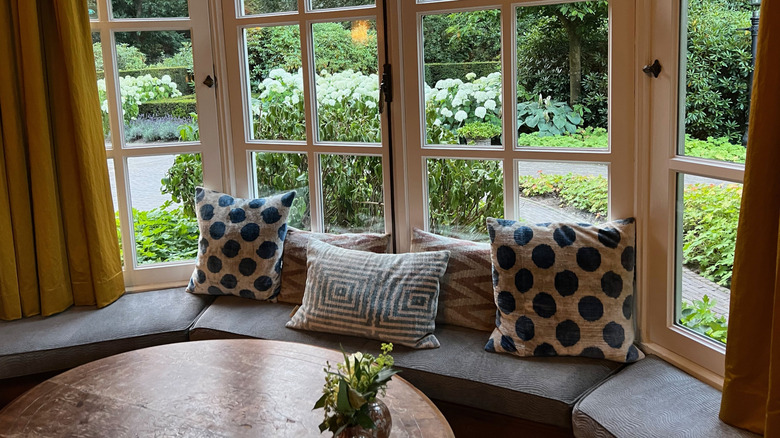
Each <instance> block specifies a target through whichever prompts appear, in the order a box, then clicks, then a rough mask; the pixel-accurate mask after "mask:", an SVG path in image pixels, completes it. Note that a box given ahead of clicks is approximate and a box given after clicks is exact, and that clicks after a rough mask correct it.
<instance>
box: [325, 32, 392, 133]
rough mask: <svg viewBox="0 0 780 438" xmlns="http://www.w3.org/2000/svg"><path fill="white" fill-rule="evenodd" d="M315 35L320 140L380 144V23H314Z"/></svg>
mask: <svg viewBox="0 0 780 438" xmlns="http://www.w3.org/2000/svg"><path fill="white" fill-rule="evenodd" d="M312 34H313V38H314V63H315V68H316V71H317V75H316V82H317V84H316V90H315V91H316V94H317V118H318V128H319V129H318V131H319V135H318V137H319V140H320V141H340V142H361V143H378V142H379V141H380V139H381V136H380V121H379V110H378V107H377V102H378V100H379V77H378V76H377V66H378V62H379V61H378V58H377V42H376V22H375V21H374V20H357V21H344V22H339V23H314V24H313V25H312Z"/></svg>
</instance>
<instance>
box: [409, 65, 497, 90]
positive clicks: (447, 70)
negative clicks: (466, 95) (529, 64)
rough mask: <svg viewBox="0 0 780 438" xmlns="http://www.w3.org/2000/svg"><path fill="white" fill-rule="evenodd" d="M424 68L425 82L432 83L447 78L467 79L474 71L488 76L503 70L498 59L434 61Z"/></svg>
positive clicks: (480, 75) (478, 75)
mask: <svg viewBox="0 0 780 438" xmlns="http://www.w3.org/2000/svg"><path fill="white" fill-rule="evenodd" d="M424 68H425V82H426V83H427V84H428V85H431V84H435V83H437V82H439V81H442V80H446V79H460V80H465V79H466V75H467V74H469V73H474V74H476V75H477V77H482V76H487V75H489V74H490V73H494V72H499V71H501V63H500V62H498V61H477V62H432V63H429V64H425V67H424Z"/></svg>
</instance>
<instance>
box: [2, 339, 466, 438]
mask: <svg viewBox="0 0 780 438" xmlns="http://www.w3.org/2000/svg"><path fill="white" fill-rule="evenodd" d="M342 360H343V356H342V355H341V352H338V351H334V350H328V349H325V348H319V347H314V346H310V345H303V344H296V343H289V342H280V341H263V340H215V341H198V342H183V343H179V344H168V345H161V346H157V347H151V348H145V349H142V350H136V351H131V352H128V353H123V354H119V355H116V356H111V357H107V358H105V359H101V360H98V361H95V362H91V363H88V364H86V365H82V366H80V367H77V368H74V369H72V370H70V371H67V372H65V373H63V374H60V375H58V376H56V377H53V378H51V379H49V380H47V381H45V382H43V383H41V384H40V385H38V386H36V387H35V388H33V389H31V390H30V391H28V392H27V393H25V394H24V395H22V396H21V397H19V398H18V399H16V400H14V401H13V402H11V404H9V405H8V406H6V407H5V408H4V409H3V410H2V411H0V436H3V437H101V438H103V437H112V438H113V437H147V436H154V437H168V436H175V437H184V436H191V437H238V436H258V437H307V436H311V437H319V436H323V437H328V436H330V433H329V432H325V433H323V434H322V435H321V434H320V432H319V428H318V427H317V426H318V425H319V423H320V422H321V421H322V419H323V411H322V409H318V410H316V411H313V410H312V406H314V402H316V401H317V399H319V398H320V396H321V395H322V386H323V384H324V383H325V373H324V371H323V368H324V367H325V363H326V361H330V363H331V364H333V365H334V366H335V364H336V363H337V362H341V361H342ZM382 400H383V401H384V402H385V403H386V404H387V406H388V407H389V408H390V412H391V415H392V419H393V429H392V434H391V436H393V437H453V436H454V435H453V433H452V430H451V429H450V427H449V425H448V424H447V421H446V420H445V419H444V416H443V415H442V414H441V412H439V410H438V409H437V408H436V406H434V404H433V403H432V402H431V401H430V400H429V399H428V397H426V396H425V395H424V394H423V393H421V392H420V391H419V390H418V389H417V388H415V387H414V386H412V385H411V384H409V383H408V382H406V381H405V380H403V379H402V378H400V377H398V376H395V377H393V379H392V380H391V381H390V383H389V384H388V387H387V395H386V396H385V397H383V398H382Z"/></svg>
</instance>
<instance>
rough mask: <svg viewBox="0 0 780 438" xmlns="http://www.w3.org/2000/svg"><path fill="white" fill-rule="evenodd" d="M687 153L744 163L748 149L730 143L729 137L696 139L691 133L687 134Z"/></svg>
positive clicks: (690, 155) (691, 155)
mask: <svg viewBox="0 0 780 438" xmlns="http://www.w3.org/2000/svg"><path fill="white" fill-rule="evenodd" d="M685 155H687V156H689V157H699V158H711V159H713V160H721V161H729V162H732V163H744V162H745V157H746V155H747V149H745V147H744V146H742V145H737V144H732V143H730V142H729V139H728V137H720V138H712V137H707V140H706V141H704V140H698V139H695V138H693V137H691V136H690V134H685Z"/></svg>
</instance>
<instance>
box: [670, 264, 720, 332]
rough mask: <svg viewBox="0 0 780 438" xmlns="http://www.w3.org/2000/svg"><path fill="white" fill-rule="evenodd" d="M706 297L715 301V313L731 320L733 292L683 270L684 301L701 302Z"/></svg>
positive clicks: (687, 270) (713, 309) (688, 270)
mask: <svg viewBox="0 0 780 438" xmlns="http://www.w3.org/2000/svg"><path fill="white" fill-rule="evenodd" d="M704 295H707V296H709V297H710V300H713V299H714V300H715V307H713V308H712V311H713V313H715V314H717V315H721V316H725V317H726V321H728V319H729V299H730V295H731V291H730V290H729V289H727V288H725V287H723V286H721V285H719V284H717V283H713V282H712V281H710V280H707V279H706V278H704V277H701V276H699V275H698V274H696V273H695V272H693V271H691V270H690V269H686V268H683V279H682V299H683V301H687V302H689V303H691V302H692V301H693V300H701V299H702V298H703V297H704Z"/></svg>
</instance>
